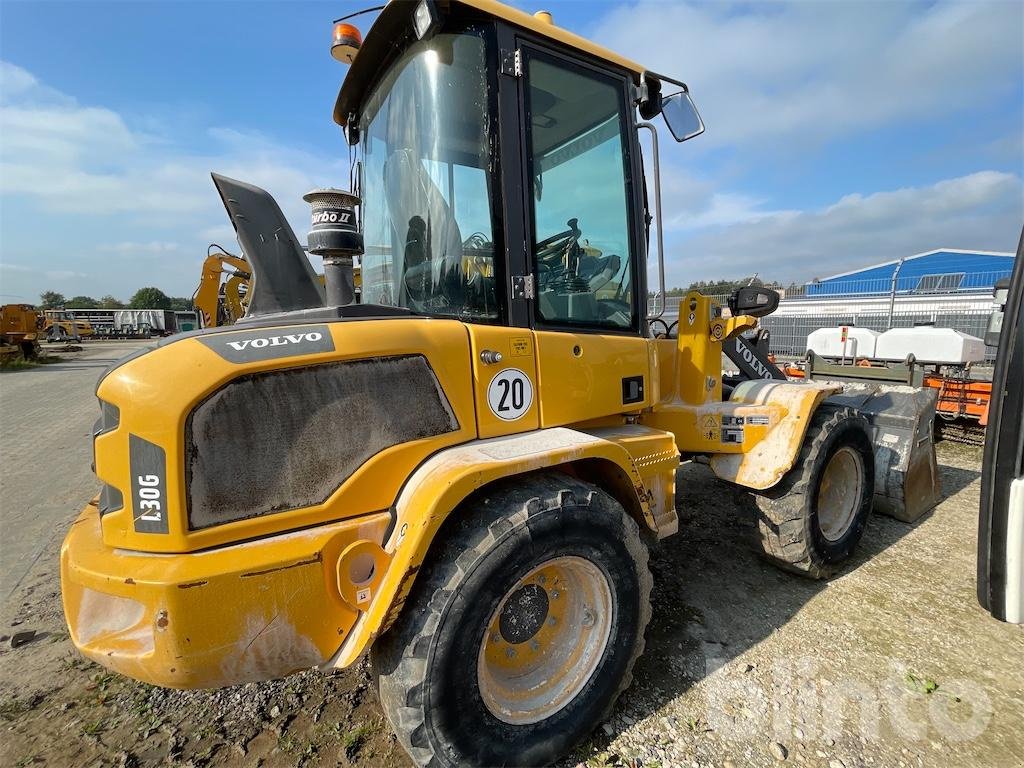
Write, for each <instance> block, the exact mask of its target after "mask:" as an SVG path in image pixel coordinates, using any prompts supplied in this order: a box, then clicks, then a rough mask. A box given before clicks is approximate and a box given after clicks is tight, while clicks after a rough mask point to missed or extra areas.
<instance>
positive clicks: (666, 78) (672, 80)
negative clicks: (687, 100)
mask: <svg viewBox="0 0 1024 768" xmlns="http://www.w3.org/2000/svg"><path fill="white" fill-rule="evenodd" d="M644 76H645V77H652V78H654V79H655V80H660V81H661V82H663V83H672V85H678V86H679V87H680V88H682V89H683V93H689V92H690V86H688V85H687V84H686V83H684V82H683V81H682V80H676V79H675V78H672V77H669V76H668V75H659V74H658V73H657V72H652V71H651V70H649V69H648V70H647V71H646V72H644Z"/></svg>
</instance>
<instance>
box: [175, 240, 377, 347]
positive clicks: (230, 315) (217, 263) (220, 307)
mask: <svg viewBox="0 0 1024 768" xmlns="http://www.w3.org/2000/svg"><path fill="white" fill-rule="evenodd" d="M214 249H216V250H214ZM251 269H252V268H251V267H250V266H249V262H247V261H246V260H245V257H244V256H236V255H235V254H233V253H229V252H228V251H227V250H225V249H224V248H222V247H221V246H219V245H217V244H216V243H213V244H211V245H210V247H209V248H208V249H207V252H206V260H205V261H204V262H203V271H202V276H201V277H200V278H199V287H198V288H196V291H195V293H194V294H192V304H193V306H194V307H195V308H196V311H197V312H199V315H200V318H201V323H202V327H203V328H216V327H218V326H222V325H234V324H235V323H236V322H237V321H238V320H239V319H241V318H242V317H243V316H244V315H245V311H246V308H247V307H248V304H249V285H250V280H251V279H252V271H251ZM225 275H226V276H227V280H224V276H225ZM353 277H354V281H355V290H356V296H357V300H358V296H359V292H360V287H361V280H360V274H359V267H355V268H354V270H353ZM317 279H318V280H319V282H320V284H321V285H323V284H324V276H323V275H318V276H317Z"/></svg>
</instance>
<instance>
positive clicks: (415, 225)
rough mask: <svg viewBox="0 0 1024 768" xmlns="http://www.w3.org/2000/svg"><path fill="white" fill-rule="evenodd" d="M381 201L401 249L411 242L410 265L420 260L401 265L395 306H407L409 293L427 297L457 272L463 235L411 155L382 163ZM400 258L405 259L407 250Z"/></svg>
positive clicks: (395, 156) (394, 154)
mask: <svg viewBox="0 0 1024 768" xmlns="http://www.w3.org/2000/svg"><path fill="white" fill-rule="evenodd" d="M384 199H385V202H386V204H387V208H388V214H389V216H390V217H391V226H392V227H393V228H394V230H395V232H394V235H395V238H396V239H397V240H398V241H399V242H401V243H403V244H404V245H409V242H410V240H412V239H415V240H416V242H417V248H416V249H415V252H416V253H418V254H420V255H419V257H418V258H416V259H414V260H413V261H416V262H419V261H420V259H423V260H422V261H421V262H420V263H408V264H406V265H405V270H406V273H405V278H404V279H403V280H402V284H401V285H400V286H399V296H400V302H399V303H401V304H402V305H403V306H406V305H408V299H409V289H410V288H413V290H414V291H416V290H417V288H418V289H419V290H422V291H424V292H429V289H430V288H432V287H433V286H435V285H437V284H438V283H439V282H441V281H442V280H443V279H444V278H445V276H446V273H447V272H450V271H451V270H460V269H461V264H462V235H461V233H460V232H459V225H458V223H457V222H456V221H455V215H454V214H453V213H452V209H451V206H450V205H448V201H447V200H445V199H444V195H443V194H442V193H441V190H440V189H438V187H437V185H436V184H435V183H434V180H433V179H431V178H430V174H428V173H427V171H426V169H425V168H424V167H423V164H422V163H421V162H420V160H419V158H418V157H417V156H416V155H415V154H413V152H412V150H409V149H397V150H395V151H394V152H392V153H391V154H390V155H389V156H388V159H387V160H386V161H385V162H384ZM424 225H425V232H424V231H423V230H424ZM400 252H401V253H402V254H403V258H405V256H406V254H407V253H409V249H407V248H405V247H403V248H402V249H400ZM412 298H413V300H416V297H415V296H413V297H412Z"/></svg>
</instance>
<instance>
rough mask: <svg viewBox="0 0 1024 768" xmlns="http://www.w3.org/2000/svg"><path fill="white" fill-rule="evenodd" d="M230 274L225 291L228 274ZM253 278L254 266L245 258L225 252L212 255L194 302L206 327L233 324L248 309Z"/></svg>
mask: <svg viewBox="0 0 1024 768" xmlns="http://www.w3.org/2000/svg"><path fill="white" fill-rule="evenodd" d="M225 273H227V274H228V275H229V277H228V280H227V282H226V283H225V284H224V286H223V291H222V289H221V280H222V279H223V276H224V274H225ZM251 278H252V267H251V266H250V265H249V262H247V261H246V260H245V259H244V258H243V257H241V256H234V255H232V254H229V253H226V252H224V251H217V252H212V253H209V254H208V255H207V257H206V260H205V261H204V262H203V272H202V277H201V278H200V280H199V287H198V288H196V292H195V293H194V294H193V296H192V302H193V304H195V307H196V309H197V310H199V312H200V314H201V315H202V321H203V327H204V328H213V327H216V326H218V325H231V324H232V323H234V322H235V321H236V320H238V318H240V317H241V316H242V315H243V314H245V309H246V304H247V302H246V293H247V290H243V286H244V288H245V289H247V288H248V286H249V281H250V279H251Z"/></svg>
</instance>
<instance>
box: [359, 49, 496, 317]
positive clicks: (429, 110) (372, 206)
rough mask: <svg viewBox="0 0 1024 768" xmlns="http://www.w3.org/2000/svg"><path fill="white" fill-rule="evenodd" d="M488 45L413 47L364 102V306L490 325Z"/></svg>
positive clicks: (491, 194) (491, 188)
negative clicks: (371, 305) (375, 305)
mask: <svg viewBox="0 0 1024 768" xmlns="http://www.w3.org/2000/svg"><path fill="white" fill-rule="evenodd" d="M488 44H489V43H488V42H487V40H485V38H484V36H483V34H482V33H480V32H475V31H468V32H464V33H460V34H439V35H436V36H434V37H433V38H431V39H429V40H425V41H421V42H418V43H416V44H414V45H412V46H411V47H410V48H409V49H408V50H406V51H405V52H404V53H403V54H402V56H401V57H400V58H399V59H398V60H397V61H396V62H395V63H394V64H392V66H391V67H390V68H389V70H388V72H387V74H386V75H385V76H384V77H383V78H382V79H381V81H380V83H378V85H377V86H376V88H375V89H374V91H373V93H372V95H371V96H370V98H369V99H368V100H367V102H366V106H365V108H364V110H363V114H362V119H361V121H360V135H361V147H362V163H363V166H362V176H361V177H362V184H361V188H362V198H363V199H362V211H363V237H364V242H365V253H364V256H363V259H362V280H363V288H362V290H363V301H364V302H367V303H375V304H386V305H392V306H402V307H408V308H410V309H412V310H414V311H416V312H420V313H424V314H432V315H443V316H449V317H459V318H463V319H468V320H483V321H487V320H496V319H497V318H498V313H499V305H498V292H497V291H496V289H495V285H496V275H495V264H494V253H495V244H494V240H495V234H494V232H495V228H494V221H493V217H492V205H491V201H492V199H494V195H495V188H494V185H495V184H496V183H497V182H496V179H495V178H494V175H493V174H492V171H491V167H492V163H491V156H492V153H493V152H494V149H493V147H492V142H491V109H490V104H491V98H490V96H491V92H490V83H489V79H488V66H487V58H488V57H487V45H488Z"/></svg>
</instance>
